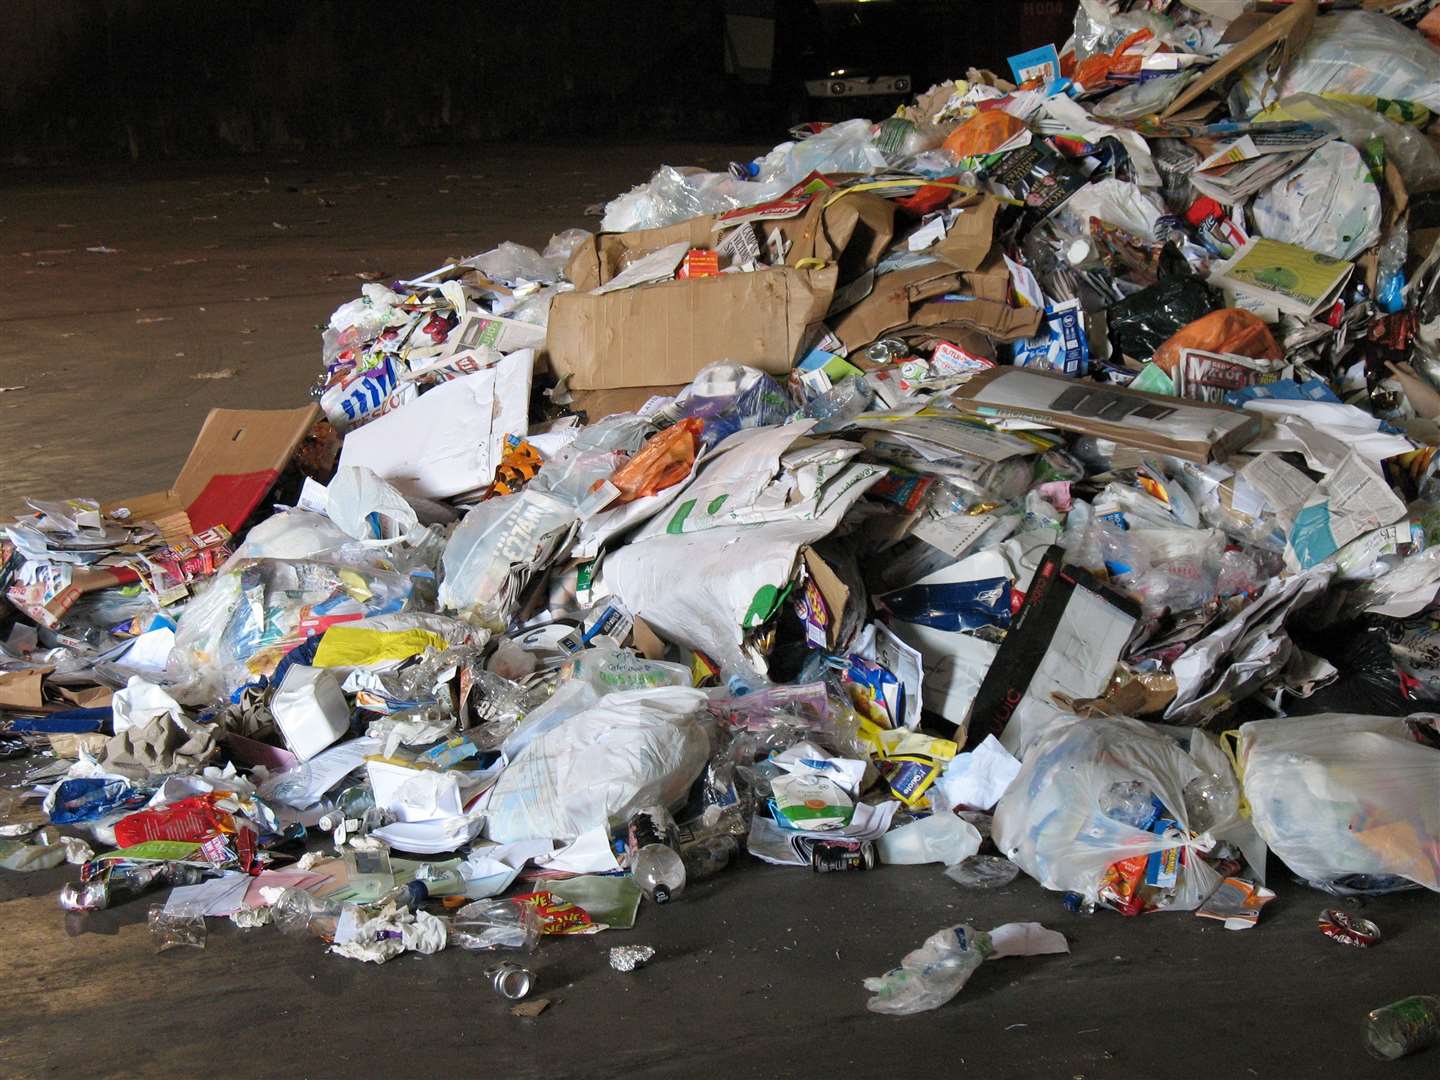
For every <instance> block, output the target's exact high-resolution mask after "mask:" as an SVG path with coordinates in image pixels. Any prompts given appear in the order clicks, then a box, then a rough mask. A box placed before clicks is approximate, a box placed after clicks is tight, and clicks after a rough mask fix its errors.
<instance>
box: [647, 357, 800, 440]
mask: <svg viewBox="0 0 1440 1080" xmlns="http://www.w3.org/2000/svg"><path fill="white" fill-rule="evenodd" d="M792 408H793V406H792V403H791V401H790V395H789V394H788V393H786V391H785V388H784V387H783V386H781V385H780V384H779V383H778V382H776V381H775V380H774V379H773V378H772V377H771V376H769V375H767V374H766V373H765V372H763V371H760V370H759V369H758V368H752V367H746V366H745V365H744V364H732V363H729V362H721V363H718V364H708V365H707V366H705V367H703V368H701V369H700V372H699V373H698V374H697V375H696V376H695V378H694V379H692V380H691V382H690V385H689V386H687V387H685V389H684V390H682V391H681V392H680V393H679V394H677V395H676V397H675V400H674V401H673V402H671V403H670V404H669V405H667V406H665V407H664V408H663V409H662V410H661V411H660V413H659V415H658V418H660V419H666V420H672V421H675V420H681V419H684V418H686V417H696V418H698V419H700V420H704V421H705V431H704V434H703V435H702V436H701V438H700V442H701V445H703V446H704V447H705V449H707V450H708V449H710V448H711V447H714V446H717V445H719V444H720V443H721V442H723V441H724V440H725V439H726V438H728V437H729V436H731V435H733V434H735V432H737V431H745V430H748V429H750V428H756V427H768V426H771V425H773V424H783V423H784V422H785V419H786V417H788V416H789V415H790V413H791V411H792Z"/></svg>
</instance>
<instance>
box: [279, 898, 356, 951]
mask: <svg viewBox="0 0 1440 1080" xmlns="http://www.w3.org/2000/svg"><path fill="white" fill-rule="evenodd" d="M343 909H344V905H343V904H341V903H340V902H339V901H336V900H323V899H321V898H320V897H318V896H314V895H312V894H311V893H308V892H306V891H305V890H304V889H296V888H289V889H286V890H285V891H284V892H283V893H281V894H280V898H279V899H278V900H276V901H275V903H274V904H272V905H271V906H270V921H271V922H272V923H274V924H275V928H276V929H278V930H279V931H280V932H281V933H282V934H285V935H286V936H287V937H303V936H305V935H306V934H309V935H310V936H312V937H318V938H322V939H324V940H325V941H333V940H335V926H336V924H337V923H338V922H339V921H340V913H341V911H342V910H343Z"/></svg>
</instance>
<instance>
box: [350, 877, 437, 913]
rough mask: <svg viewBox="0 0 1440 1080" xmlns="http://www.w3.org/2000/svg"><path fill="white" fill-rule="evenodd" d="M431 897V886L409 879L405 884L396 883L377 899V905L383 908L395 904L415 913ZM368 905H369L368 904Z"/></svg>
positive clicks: (398, 907) (396, 906)
mask: <svg viewBox="0 0 1440 1080" xmlns="http://www.w3.org/2000/svg"><path fill="white" fill-rule="evenodd" d="M428 899H430V887H429V886H428V885H426V884H425V882H423V881H407V882H406V883H405V884H404V885H396V886H395V887H394V888H393V889H391V890H390V891H389V892H387V893H385V895H384V896H382V897H380V899H379V900H376V901H375V905H374V906H375V907H377V908H383V907H386V906H387V905H393V906H394V907H395V908H396V909H397V910H398V909H400V908H404V909H405V910H406V911H408V912H410V913H411V914H414V912H415V910H416V909H417V908H419V906H420V905H421V904H423V903H424V902H425V901H426V900H428ZM366 906H367V907H368V906H369V905H366Z"/></svg>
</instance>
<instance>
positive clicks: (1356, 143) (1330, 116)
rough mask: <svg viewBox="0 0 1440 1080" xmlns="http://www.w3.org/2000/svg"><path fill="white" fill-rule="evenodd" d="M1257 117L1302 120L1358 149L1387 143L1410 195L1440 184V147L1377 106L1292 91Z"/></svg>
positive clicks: (1390, 158) (1388, 157)
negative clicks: (1372, 143) (1375, 141)
mask: <svg viewBox="0 0 1440 1080" xmlns="http://www.w3.org/2000/svg"><path fill="white" fill-rule="evenodd" d="M1256 119H1259V120H1266V121H1269V120H1300V121H1303V122H1305V123H1307V124H1314V125H1316V126H1318V127H1323V128H1327V129H1328V130H1330V131H1333V132H1335V133H1336V134H1337V135H1339V136H1340V138H1342V139H1344V140H1345V141H1346V142H1347V143H1349V144H1350V145H1351V146H1353V147H1355V148H1356V149H1357V150H1363V149H1364V148H1365V146H1366V145H1367V144H1368V143H1369V142H1370V140H1371V139H1376V138H1378V139H1380V140H1381V141H1382V142H1384V144H1385V159H1386V160H1387V161H1391V162H1394V163H1395V167H1396V168H1397V169H1399V170H1400V178H1401V179H1402V180H1404V181H1405V190H1406V191H1408V192H1409V193H1410V194H1411V195H1414V194H1416V193H1417V192H1420V191H1431V190H1434V189H1435V188H1436V187H1437V186H1440V150H1437V149H1436V147H1435V144H1434V143H1432V142H1431V141H1430V140H1429V139H1427V138H1426V137H1425V134H1424V132H1422V131H1421V130H1420V129H1419V128H1417V127H1415V126H1414V125H1413V124H1401V123H1396V122H1395V121H1394V120H1391V119H1388V118H1387V117H1384V116H1381V115H1380V114H1379V113H1377V112H1376V111H1375V110H1374V109H1369V108H1366V107H1365V106H1363V105H1359V104H1355V103H1353V102H1349V101H1334V100H1331V99H1330V98H1323V97H1320V96H1319V95H1317V94H1292V95H1291V96H1289V97H1287V98H1284V99H1282V100H1280V101H1278V102H1276V103H1275V104H1274V105H1273V106H1271V107H1270V108H1268V109H1266V110H1265V111H1264V112H1263V113H1261V114H1260V115H1259V116H1258V117H1257V118H1256Z"/></svg>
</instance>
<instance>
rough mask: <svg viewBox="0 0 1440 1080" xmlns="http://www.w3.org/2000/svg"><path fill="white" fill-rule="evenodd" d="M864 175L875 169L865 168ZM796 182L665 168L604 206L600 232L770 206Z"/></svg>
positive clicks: (628, 230) (662, 224) (619, 230)
mask: <svg viewBox="0 0 1440 1080" xmlns="http://www.w3.org/2000/svg"><path fill="white" fill-rule="evenodd" d="M781 145H783V146H790V145H793V144H791V143H783V144H781ZM776 149H777V150H778V149H779V147H777V148H776ZM861 171H863V172H870V171H871V170H870V169H868V168H866V169H862V170H861ZM797 179H798V177H797ZM794 182H795V181H793V180H783V179H777V180H773V181H769V182H766V183H756V182H755V181H753V180H737V179H736V178H735V177H733V176H731V175H730V174H729V173H728V172H724V173H711V172H704V171H702V170H700V169H683V168H682V169H677V168H676V167H674V166H673V165H662V166H661V167H660V168H659V169H657V170H655V175H653V176H652V177H650V179H649V180H648V181H646V182H645V183H643V184H639V185H637V186H636V187H633V188H631V189H630V190H629V191H627V192H626V193H625V194H624V195H617V196H616V197H615V198H613V199H611V200H610V201H609V202H608V203H606V204H605V216H604V218H602V219H601V222H600V228H601V230H602V231H604V232H630V231H632V230H635V229H658V228H661V227H662V226H665V225H674V224H676V223H677V222H680V221H685V220H687V219H688V218H692V217H695V216H696V215H697V214H719V213H723V212H724V211H726V210H734V209H735V208H737V207H740V206H753V205H755V204H756V203H762V202H767V201H769V200H770V199H773V198H776V197H777V196H779V195H782V194H784V192H785V191H786V189H788V188H789V187H790V186H791V185H792V184H794Z"/></svg>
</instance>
